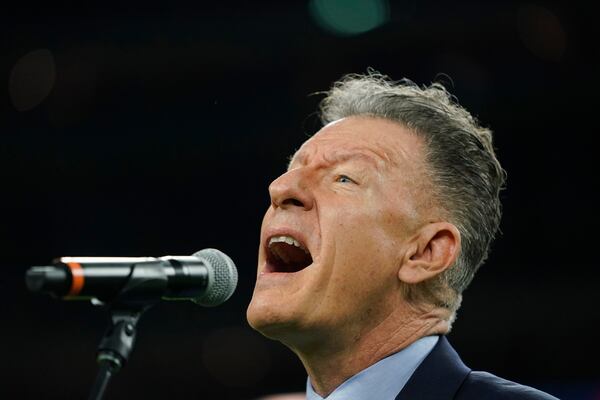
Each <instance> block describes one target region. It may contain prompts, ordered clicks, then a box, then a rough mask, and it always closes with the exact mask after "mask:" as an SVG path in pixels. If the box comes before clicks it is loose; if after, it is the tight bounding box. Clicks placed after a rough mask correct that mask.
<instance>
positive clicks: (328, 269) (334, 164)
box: [247, 117, 460, 396]
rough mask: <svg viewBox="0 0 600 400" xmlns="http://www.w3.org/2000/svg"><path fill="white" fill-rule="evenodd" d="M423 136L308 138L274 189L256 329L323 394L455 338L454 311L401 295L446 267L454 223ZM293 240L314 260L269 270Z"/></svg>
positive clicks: (372, 128)
mask: <svg viewBox="0 0 600 400" xmlns="http://www.w3.org/2000/svg"><path fill="white" fill-rule="evenodd" d="M424 152H425V148H424V144H423V142H422V140H421V139H420V137H419V136H417V135H416V134H414V133H412V132H410V131H409V130H408V129H407V128H405V127H404V126H402V125H400V124H397V123H395V122H392V121H387V120H383V119H376V118H370V117H349V118H344V119H342V120H339V121H336V122H333V123H331V124H329V125H327V126H325V127H324V128H323V129H321V130H320V131H319V132H318V133H317V134H315V135H314V136H313V137H312V138H311V139H309V140H308V141H306V142H305V143H304V144H303V145H302V147H301V148H300V149H299V150H298V152H297V153H296V154H295V155H294V157H293V159H292V161H291V163H290V166H289V168H288V171H287V172H286V173H284V174H283V175H281V176H280V177H279V178H277V179H276V180H274V181H273V182H272V183H271V185H270V186H269V193H270V196H271V205H270V207H269V208H268V210H267V212H266V214H265V217H264V219H263V224H262V228H261V244H260V248H259V255H258V272H257V282H256V286H255V290H254V294H253V297H252V301H251V303H250V305H249V307H248V312H247V317H248V321H249V323H250V325H251V326H252V327H253V328H254V329H256V330H258V331H260V332H261V333H263V334H264V335H265V336H267V337H270V338H273V339H276V340H279V341H281V342H282V343H284V344H285V345H286V346H288V347H289V348H290V349H291V350H292V351H294V352H295V353H296V354H297V355H298V357H299V358H300V360H301V361H302V363H303V364H304V367H305V368H306V370H307V373H308V374H309V376H310V378H311V382H312V384H313V387H314V389H315V391H316V392H317V393H319V394H320V395H321V396H326V395H328V394H329V393H331V392H332V391H333V390H335V388H336V387H337V386H339V385H340V384H342V383H343V382H344V381H345V380H346V379H348V378H350V377H351V376H353V375H355V374H356V373H358V372H360V371H361V370H363V369H364V368H367V367H368V366H370V365H372V364H374V363H375V362H377V361H379V360H381V359H382V358H384V357H386V356H388V355H390V354H393V353H395V352H397V351H399V350H401V349H402V348H404V347H406V346H408V345H409V344H411V343H412V342H414V341H415V340H417V339H419V338H421V337H423V336H427V335H431V334H442V333H445V332H447V330H448V323H447V319H448V317H449V313H448V312H447V310H444V309H440V308H436V307H434V306H431V305H427V304H414V303H411V302H409V301H407V300H406V299H405V296H404V294H403V293H404V291H403V290H402V288H403V285H416V284H419V283H420V282H423V281H425V280H427V279H431V278H432V277H434V276H436V275H438V274H440V273H441V272H443V271H444V270H445V269H447V268H448V267H450V266H451V265H452V263H453V262H454V260H455V259H456V257H457V255H458V252H459V249H460V234H459V232H458V230H457V229H456V227H455V226H454V225H452V224H450V223H448V222H446V221H444V220H443V218H442V217H441V216H442V215H443V213H442V212H440V211H439V209H438V207H437V206H436V204H435V202H434V201H433V199H432V198H431V196H430V183H429V179H428V178H427V174H426V165H425V162H424ZM276 235H290V236H292V237H294V238H296V239H297V240H298V241H299V242H300V243H302V244H303V245H304V246H305V247H306V248H307V249H308V250H309V251H310V254H311V255H312V258H313V263H312V264H311V265H309V266H308V267H306V268H305V269H303V270H301V271H298V272H293V273H283V272H276V271H274V270H273V268H272V266H270V264H269V261H268V257H267V249H268V241H269V238H270V237H272V236H276Z"/></svg>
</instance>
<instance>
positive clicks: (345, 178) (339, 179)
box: [335, 175, 356, 184]
mask: <svg viewBox="0 0 600 400" xmlns="http://www.w3.org/2000/svg"><path fill="white" fill-rule="evenodd" d="M335 181H336V182H340V183H354V184H356V181H355V180H354V179H352V178H350V177H349V176H348V175H338V176H337V178H335Z"/></svg>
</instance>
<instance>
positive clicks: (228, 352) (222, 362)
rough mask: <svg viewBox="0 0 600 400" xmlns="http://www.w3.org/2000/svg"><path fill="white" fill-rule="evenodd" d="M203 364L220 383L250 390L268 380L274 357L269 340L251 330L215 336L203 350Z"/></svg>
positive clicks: (222, 331) (224, 331)
mask: <svg viewBox="0 0 600 400" xmlns="http://www.w3.org/2000/svg"><path fill="white" fill-rule="evenodd" d="M202 361H203V363H204V366H205V368H206V370H207V371H208V372H209V374H210V375H212V376H213V377H214V378H215V379H216V380H218V381H219V382H220V383H222V384H223V385H226V386H230V387H247V386H252V385H254V384H256V383H257V382H258V381H260V380H261V379H262V378H264V377H265V375H266V374H267V372H268V371H269V368H270V367H271V357H270V354H269V352H268V349H267V346H266V344H265V339H264V338H263V337H262V336H260V335H259V334H258V333H256V332H254V331H251V330H250V329H243V328H238V327H235V328H224V329H220V330H217V331H214V332H212V333H211V334H210V335H209V336H207V337H206V339H205V340H204V343H203V346H202Z"/></svg>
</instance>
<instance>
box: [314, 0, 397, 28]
mask: <svg viewBox="0 0 600 400" xmlns="http://www.w3.org/2000/svg"><path fill="white" fill-rule="evenodd" d="M309 8H310V12H311V14H312V16H313V18H314V20H315V21H316V22H317V24H319V25H320V26H321V27H322V28H324V29H326V30H328V31H330V32H332V33H334V34H336V35H340V36H351V35H357V34H359V33H363V32H367V31H370V30H371V29H375V28H377V27H378V26H381V25H383V24H384V23H386V22H387V21H388V19H389V16H390V8H389V4H388V2H387V0H311V2H310V4H309Z"/></svg>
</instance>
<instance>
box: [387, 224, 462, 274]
mask: <svg viewBox="0 0 600 400" xmlns="http://www.w3.org/2000/svg"><path fill="white" fill-rule="evenodd" d="M459 252H460V232H459V231H458V229H457V228H456V226H454V225H453V224H451V223H449V222H432V223H429V224H427V225H425V226H423V227H422V228H421V229H420V230H419V232H418V233H417V235H416V236H415V238H414V240H413V241H412V243H411V246H410V248H409V251H408V252H407V253H406V254H405V255H404V258H403V260H402V265H401V266H400V269H399V271H398V278H399V279H400V280H401V281H402V282H405V283H411V284H416V283H419V282H422V281H425V280H427V279H429V278H432V277H434V276H436V275H439V274H441V273H442V272H444V271H445V270H446V269H448V268H449V267H450V266H451V265H452V264H453V263H454V261H456V258H457V257H458V253H459Z"/></svg>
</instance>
